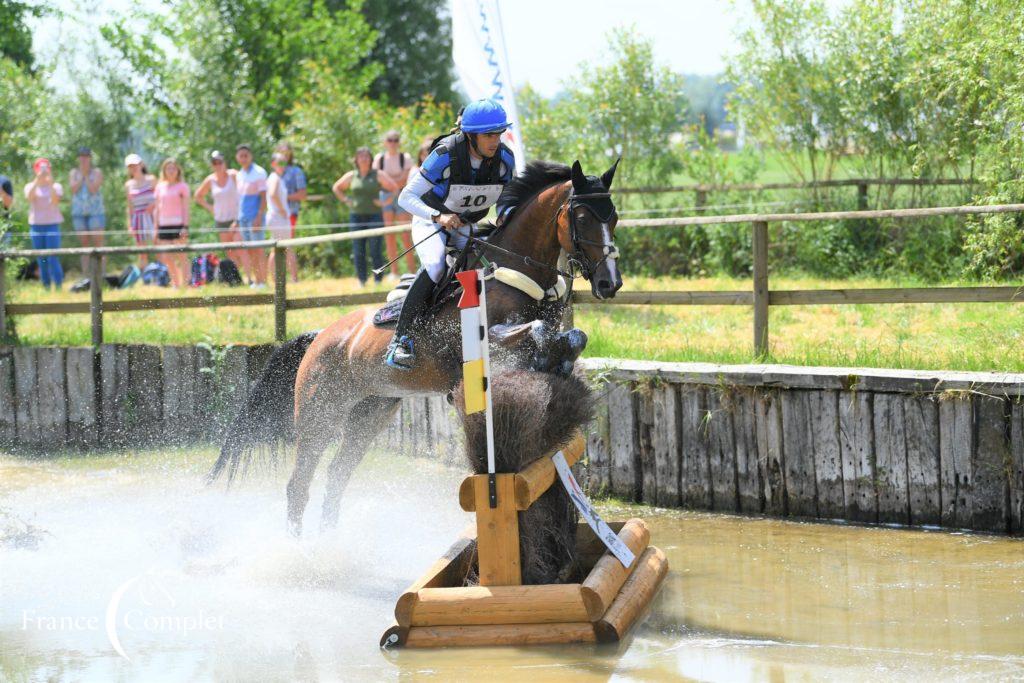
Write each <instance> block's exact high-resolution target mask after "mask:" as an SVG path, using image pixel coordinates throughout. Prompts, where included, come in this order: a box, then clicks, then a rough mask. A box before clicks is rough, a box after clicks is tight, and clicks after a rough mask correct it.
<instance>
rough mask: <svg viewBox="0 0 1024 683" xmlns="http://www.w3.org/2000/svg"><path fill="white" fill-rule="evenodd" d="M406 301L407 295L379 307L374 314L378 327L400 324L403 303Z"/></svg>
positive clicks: (374, 320)
mask: <svg viewBox="0 0 1024 683" xmlns="http://www.w3.org/2000/svg"><path fill="white" fill-rule="evenodd" d="M404 302H405V297H404V296H403V297H402V298H401V299H395V300H394V301H389V302H388V303H386V304H384V305H383V306H381V307H380V308H379V309H377V312H376V313H374V314H373V324H374V325H376V326H377V327H394V326H395V325H397V324H398V316H399V314H400V313H401V312H402V304H403V303H404Z"/></svg>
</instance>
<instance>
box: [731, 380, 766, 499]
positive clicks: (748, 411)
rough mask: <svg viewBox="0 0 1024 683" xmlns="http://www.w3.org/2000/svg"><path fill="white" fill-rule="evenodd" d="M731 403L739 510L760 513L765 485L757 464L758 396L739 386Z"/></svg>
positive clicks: (733, 394)
mask: <svg viewBox="0 0 1024 683" xmlns="http://www.w3.org/2000/svg"><path fill="white" fill-rule="evenodd" d="M732 402H733V414H732V425H733V443H734V444H735V447H736V488H737V493H738V496H739V511H740V512H746V513H760V512H762V511H763V510H764V488H763V484H762V482H761V468H760V466H759V463H758V444H757V397H756V396H755V394H754V392H752V391H750V390H749V389H739V390H736V391H733V393H732Z"/></svg>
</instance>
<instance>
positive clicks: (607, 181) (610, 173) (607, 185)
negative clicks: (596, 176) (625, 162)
mask: <svg viewBox="0 0 1024 683" xmlns="http://www.w3.org/2000/svg"><path fill="white" fill-rule="evenodd" d="M620 161H622V157H619V158H618V159H616V160H615V163H614V164H612V167H611V168H609V169H608V170H607V171H605V172H604V175H602V176H601V183H602V184H603V185H604V189H606V190H610V189H612V178H614V177H615V169H617V168H618V167H619V162H620Z"/></svg>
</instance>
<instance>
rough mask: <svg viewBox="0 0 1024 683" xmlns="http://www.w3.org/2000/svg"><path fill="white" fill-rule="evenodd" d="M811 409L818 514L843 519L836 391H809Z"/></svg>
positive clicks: (841, 468) (844, 509)
mask: <svg viewBox="0 0 1024 683" xmlns="http://www.w3.org/2000/svg"><path fill="white" fill-rule="evenodd" d="M808 406H809V408H810V416H811V421H810V425H809V426H810V435H811V446H812V448H813V451H814V476H815V485H816V490H817V498H818V516H819V517H823V518H825V519H843V518H844V517H845V513H846V505H845V501H844V499H843V456H842V449H841V447H840V445H839V394H838V392H835V391H812V392H810V393H809V395H808Z"/></svg>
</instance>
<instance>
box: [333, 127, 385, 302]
mask: <svg viewBox="0 0 1024 683" xmlns="http://www.w3.org/2000/svg"><path fill="white" fill-rule="evenodd" d="M353 163H354V164H355V170H352V171H349V172H348V173H346V174H345V175H343V176H341V177H340V178H338V180H337V182H335V183H334V187H332V188H331V189H332V190H333V191H334V196H336V197H337V198H338V201H340V202H342V203H343V204H348V206H349V211H350V213H349V218H348V219H349V222H350V223H351V225H350V226H349V232H358V231H360V230H366V229H367V228H379V227H381V226H382V225H384V219H383V218H382V217H381V214H380V206H381V201H380V191H381V188H383V189H384V190H386V191H388V192H398V190H399V189H400V188H399V187H398V186H397V185H395V183H394V182H393V181H392V180H391V178H389V177H388V176H387V175H386V174H384V173H378V172H377V169H375V168H373V155H372V154H371V153H370V148H369V147H360V148H359V149H357V150H356V156H355V159H353ZM367 242H369V243H370V244H369V247H370V260H371V261H372V262H373V267H374V269H377V268H380V267H381V266H383V265H384V254H383V250H382V249H381V242H382V240H381V238H380V237H369V238H364V239H355V240H352V260H353V261H354V262H355V266H356V277H358V278H359V286H360V287H365V286H366V280H367V272H366V247H367V244H366V243H367ZM373 279H374V281H375V282H380V280H381V275H374V278H373Z"/></svg>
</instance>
